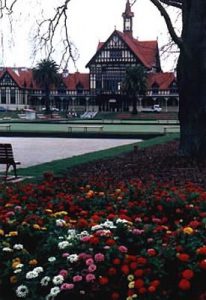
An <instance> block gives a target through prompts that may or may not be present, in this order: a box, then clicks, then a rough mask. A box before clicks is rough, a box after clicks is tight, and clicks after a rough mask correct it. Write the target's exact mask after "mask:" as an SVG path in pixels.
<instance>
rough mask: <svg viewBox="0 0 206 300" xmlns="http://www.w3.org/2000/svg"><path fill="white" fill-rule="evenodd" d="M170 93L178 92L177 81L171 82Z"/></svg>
mask: <svg viewBox="0 0 206 300" xmlns="http://www.w3.org/2000/svg"><path fill="white" fill-rule="evenodd" d="M169 89H170V94H177V83H176V82H175V81H173V82H172V83H171V84H170V87H169Z"/></svg>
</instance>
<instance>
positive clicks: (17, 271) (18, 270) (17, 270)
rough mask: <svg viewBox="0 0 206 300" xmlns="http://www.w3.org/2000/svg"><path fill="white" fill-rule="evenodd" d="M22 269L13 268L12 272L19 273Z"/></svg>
mask: <svg viewBox="0 0 206 300" xmlns="http://www.w3.org/2000/svg"><path fill="white" fill-rule="evenodd" d="M21 271H22V269H20V268H19V269H16V270H14V274H17V273H20V272H21Z"/></svg>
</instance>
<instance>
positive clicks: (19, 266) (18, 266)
mask: <svg viewBox="0 0 206 300" xmlns="http://www.w3.org/2000/svg"><path fill="white" fill-rule="evenodd" d="M23 266H24V265H23V264H20V263H19V264H18V265H16V267H15V269H20V268H22V267H23Z"/></svg>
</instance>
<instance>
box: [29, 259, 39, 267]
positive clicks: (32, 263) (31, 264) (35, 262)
mask: <svg viewBox="0 0 206 300" xmlns="http://www.w3.org/2000/svg"><path fill="white" fill-rule="evenodd" d="M37 263H38V261H37V260H36V259H31V260H30V261H29V265H30V266H36V265H37Z"/></svg>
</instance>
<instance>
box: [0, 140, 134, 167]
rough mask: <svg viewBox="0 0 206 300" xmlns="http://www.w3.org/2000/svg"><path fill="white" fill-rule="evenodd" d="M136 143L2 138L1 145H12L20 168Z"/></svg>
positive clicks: (127, 141)
mask: <svg viewBox="0 0 206 300" xmlns="http://www.w3.org/2000/svg"><path fill="white" fill-rule="evenodd" d="M139 141H140V140H139ZM136 142H138V140H133V139H132V140H131V139H65V138H33V137H32V138H27V137H26V138H19V137H1V138H0V143H11V144H12V147H13V152H14V158H15V160H18V161H20V162H21V166H18V168H20V167H21V168H25V167H30V166H34V165H38V164H42V163H45V162H50V161H53V160H58V159H63V158H68V157H72V156H74V155H75V156H77V155H81V154H85V153H90V152H94V151H99V150H104V149H109V148H113V147H117V146H121V145H127V144H132V143H136ZM4 169H5V166H2V165H0V171H1V170H4Z"/></svg>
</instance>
